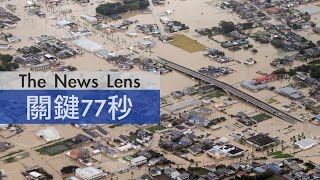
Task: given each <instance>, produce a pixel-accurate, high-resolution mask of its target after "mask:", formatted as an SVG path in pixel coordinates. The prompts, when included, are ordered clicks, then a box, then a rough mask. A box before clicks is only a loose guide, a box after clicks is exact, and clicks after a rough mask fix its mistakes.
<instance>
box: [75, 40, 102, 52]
mask: <svg viewBox="0 0 320 180" xmlns="http://www.w3.org/2000/svg"><path fill="white" fill-rule="evenodd" d="M73 44H74V45H76V46H78V47H80V48H81V49H84V50H86V51H88V52H95V51H98V50H100V49H103V46H101V45H100V44H97V43H96V42H93V41H91V40H89V39H86V38H81V39H77V40H74V41H73Z"/></svg>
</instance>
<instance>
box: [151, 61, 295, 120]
mask: <svg viewBox="0 0 320 180" xmlns="http://www.w3.org/2000/svg"><path fill="white" fill-rule="evenodd" d="M157 61H158V62H159V63H161V64H163V65H165V66H168V67H170V68H172V69H174V70H176V71H179V72H181V73H183V74H186V75H188V76H191V77H193V78H196V79H199V80H202V81H204V82H207V83H209V84H213V85H214V86H216V87H218V88H220V89H223V90H224V91H225V92H227V93H229V94H231V95H233V96H235V97H238V98H240V99H243V100H244V101H246V102H248V103H250V104H252V105H254V106H256V107H258V108H260V109H262V110H264V111H266V112H268V113H270V114H272V115H274V116H276V117H278V118H280V119H282V120H284V121H287V122H289V123H291V124H295V123H297V122H299V121H301V120H299V119H297V118H295V117H293V116H291V115H289V114H287V113H285V112H282V111H281V110H279V109H277V108H275V107H273V106H271V105H269V104H267V103H265V102H263V101H261V100H259V99H257V98H255V97H253V96H251V95H249V94H247V93H245V92H243V91H241V90H239V89H237V88H235V87H233V86H231V85H229V84H227V83H224V82H222V81H219V80H217V79H214V78H212V77H210V76H207V75H204V74H202V73H199V72H197V71H193V70H191V69H188V68H186V67H184V66H181V65H179V64H176V63H173V62H171V61H169V60H166V59H164V58H161V57H159V59H158V60H157Z"/></svg>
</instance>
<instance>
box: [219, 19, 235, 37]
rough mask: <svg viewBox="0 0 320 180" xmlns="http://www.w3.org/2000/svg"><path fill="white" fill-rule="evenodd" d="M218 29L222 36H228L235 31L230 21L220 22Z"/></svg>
mask: <svg viewBox="0 0 320 180" xmlns="http://www.w3.org/2000/svg"><path fill="white" fill-rule="evenodd" d="M219 27H220V28H221V30H222V32H223V33H224V34H228V33H230V32H232V31H234V30H236V27H235V25H234V23H233V22H232V21H228V22H227V21H220V23H219Z"/></svg>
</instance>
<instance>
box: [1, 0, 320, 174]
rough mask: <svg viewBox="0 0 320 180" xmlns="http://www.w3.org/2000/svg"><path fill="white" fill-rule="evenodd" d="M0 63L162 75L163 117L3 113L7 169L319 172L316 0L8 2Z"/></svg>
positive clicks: (24, 68) (26, 68)
mask: <svg viewBox="0 0 320 180" xmlns="http://www.w3.org/2000/svg"><path fill="white" fill-rule="evenodd" d="M0 70H1V71H14V72H31V73H32V72H37V73H39V72H43V73H44V72H61V73H68V74H69V73H70V74H71V73H74V72H119V73H125V72H145V73H150V74H152V73H156V74H159V75H160V83H161V86H160V97H159V98H160V124H41V125H40V124H0V180H2V179H3V180H23V179H27V180H51V179H53V180H64V179H65V180H82V179H83V180H97V179H108V180H115V179H119V180H127V179H132V180H153V179H156V180H163V179H167V180H171V179H173V180H189V179H190V180H213V179H256V180H264V179H266V180H277V179H279V180H281V179H285V180H296V179H320V148H319V147H320V144H319V142H320V131H319V130H320V1H319V0H284V1H278V0H0ZM150 76H151V75H150ZM8 83H9V82H8ZM143 98H144V97H141V99H143ZM1 108H5V107H1ZM145 121H146V122H148V120H145ZM0 122H1V121H0Z"/></svg>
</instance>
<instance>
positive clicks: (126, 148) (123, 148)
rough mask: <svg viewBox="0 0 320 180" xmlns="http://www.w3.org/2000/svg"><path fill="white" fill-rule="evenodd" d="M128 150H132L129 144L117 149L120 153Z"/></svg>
mask: <svg viewBox="0 0 320 180" xmlns="http://www.w3.org/2000/svg"><path fill="white" fill-rule="evenodd" d="M130 149H132V145H131V144H130V143H128V144H126V145H123V146H119V147H118V150H119V151H121V152H123V151H128V150H130Z"/></svg>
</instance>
